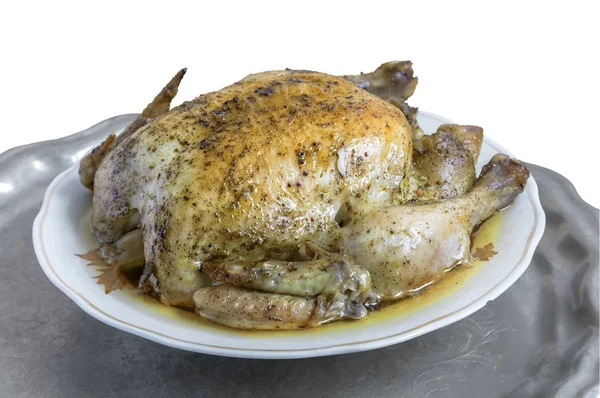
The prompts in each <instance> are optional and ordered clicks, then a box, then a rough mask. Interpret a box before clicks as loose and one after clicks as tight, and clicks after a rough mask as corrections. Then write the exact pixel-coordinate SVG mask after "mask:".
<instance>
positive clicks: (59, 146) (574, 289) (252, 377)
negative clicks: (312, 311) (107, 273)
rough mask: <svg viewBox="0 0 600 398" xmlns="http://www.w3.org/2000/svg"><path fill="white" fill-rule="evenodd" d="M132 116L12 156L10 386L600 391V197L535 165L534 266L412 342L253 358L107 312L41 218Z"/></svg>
mask: <svg viewBox="0 0 600 398" xmlns="http://www.w3.org/2000/svg"><path fill="white" fill-rule="evenodd" d="M131 117H132V115H123V116H118V117H115V118H112V119H108V120H106V121H104V122H102V123H100V124H99V125H96V126H94V127H92V128H90V129H88V130H86V131H83V132H81V133H78V134H75V135H72V136H69V137H66V138H62V139H59V140H55V141H47V142H41V143H37V144H32V145H28V146H24V147H20V148H16V149H12V150H10V151H8V152H6V153H4V154H2V155H0V238H1V239H0V396H1V397H21V396H23V397H38V396H39V397H88V396H90V397H91V396H102V397H106V396H119V397H139V396H144V397H180V396H188V395H191V394H194V396H202V397H221V396H223V397H247V398H249V397H283V396H285V397H379V398H383V397H394V398H395V397H504V396H510V397H544V398H545V397H554V396H556V397H596V396H598V394H599V391H600V390H599V382H600V380H599V371H600V368H599V346H598V344H599V340H598V329H599V311H598V310H599V308H598V305H599V304H598V303H599V297H598V290H599V283H598V278H599V259H598V235H599V231H598V228H599V224H598V215H599V214H598V210H596V209H594V208H593V207H591V206H589V205H588V204H586V203H585V202H583V200H582V199H581V198H580V197H579V196H578V195H577V193H576V192H575V189H574V188H573V186H572V185H571V184H570V183H569V181H568V180H566V179H565V178H563V177H562V176H560V175H559V174H556V173H555V172H553V171H550V170H548V169H544V168H542V167H539V166H535V165H529V167H530V170H531V172H532V173H533V175H534V176H535V178H536V181H537V182H538V184H539V189H540V197H541V200H542V204H543V207H544V210H545V212H546V217H547V226H546V231H545V233H544V237H543V238H542V241H541V242H540V245H539V247H538V249H537V251H536V254H535V256H534V258H533V262H532V264H531V266H530V267H529V268H528V270H527V271H526V272H525V274H524V275H523V276H522V277H521V278H520V279H519V280H518V281H517V282H516V283H515V284H514V285H513V286H512V287H511V288H510V289H509V290H508V291H506V292H505V293H504V294H503V295H501V296H500V297H499V298H498V299H496V300H494V301H492V302H490V303H488V304H487V305H486V307H484V308H483V309H482V310H480V311H478V312H476V313H475V314H473V315H472V316H470V317H468V318H465V319H463V320H461V321H459V322H457V323H454V324H452V325H450V326H447V327H445V328H443V329H439V330H437V331H435V332H432V333H429V334H426V335H424V336H421V337H419V338H416V339H413V340H410V341H408V342H405V343H401V344H397V345H395V346H391V347H387V348H382V349H378V350H374V351H369V352H362V353H356V354H349V355H341V356H332V357H321V358H313V359H302V360H268V361H265V360H247V359H234V358H224V357H215V356H209V355H202V354H194V353H189V352H184V351H178V350H175V349H172V348H169V347H165V346H161V345H158V344H156V343H153V342H151V341H147V340H144V339H142V338H140V337H136V336H133V335H130V334H128V333H125V332H122V331H119V330H116V329H113V328H111V327H109V326H107V325H104V324H102V323H100V322H98V321H96V320H95V319H93V318H91V317H90V316H88V315H87V314H85V313H84V312H83V311H81V310H80V309H79V308H78V307H77V306H76V305H75V304H74V303H72V302H71V301H70V300H69V299H68V298H67V297H66V296H65V295H63V294H62V293H61V292H60V291H59V290H58V289H56V288H55V287H54V286H53V285H52V284H51V283H50V282H49V281H48V280H47V279H46V277H45V275H44V273H43V271H42V270H41V269H40V267H39V265H38V264H37V260H36V257H35V254H34V252H33V248H32V243H31V225H32V223H33V219H34V217H35V215H36V214H37V212H38V210H39V207H40V205H41V201H42V196H43V194H44V191H45V189H46V187H47V185H48V184H49V183H50V181H51V180H52V179H53V178H54V177H55V176H56V175H57V174H58V173H59V172H61V171H63V170H64V169H66V168H67V167H69V166H70V165H72V164H73V163H74V162H76V161H77V157H78V156H81V154H82V153H83V152H85V150H86V149H87V148H89V147H91V146H92V145H95V144H97V143H98V142H99V141H100V140H101V139H102V138H104V137H103V133H101V132H102V131H106V130H107V129H110V128H114V129H115V130H119V129H121V128H122V127H124V126H125V125H126V124H127V122H128V121H129V120H131Z"/></svg>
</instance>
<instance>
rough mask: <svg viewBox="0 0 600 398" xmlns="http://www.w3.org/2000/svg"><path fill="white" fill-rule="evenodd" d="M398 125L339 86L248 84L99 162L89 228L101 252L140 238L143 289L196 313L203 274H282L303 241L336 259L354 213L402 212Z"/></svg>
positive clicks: (403, 150)
mask: <svg viewBox="0 0 600 398" xmlns="http://www.w3.org/2000/svg"><path fill="white" fill-rule="evenodd" d="M411 154H412V139H411V129H410V126H409V125H408V123H407V122H406V119H405V117H404V116H403V114H402V112H400V110H399V109H398V108H396V107H394V106H392V105H391V104H389V103H388V102H386V101H384V100H382V99H380V98H378V97H376V96H374V95H372V94H370V93H368V92H366V91H364V90H362V89H360V88H358V87H357V86H356V85H354V84H352V83H351V82H348V81H346V80H344V79H341V78H337V77H334V76H329V75H326V74H322V73H316V72H308V71H275V72H265V73H259V74H255V75H250V76H248V77H247V78H245V79H243V80H242V81H240V82H238V83H236V84H234V85H232V86H229V87H226V88H224V89H223V90H220V91H218V92H214V93H209V94H205V95H201V96H199V97H198V98H196V99H194V100H193V101H190V102H186V103H184V104H182V105H181V106H179V107H176V108H174V109H172V110H171V111H169V112H168V113H166V114H164V115H163V116H161V117H158V118H157V119H156V120H154V121H152V122H150V123H149V124H147V125H145V126H143V127H141V128H140V129H138V130H137V131H136V132H135V133H133V134H131V135H130V136H128V137H127V138H125V139H124V140H123V141H122V142H121V143H120V144H119V145H118V146H117V147H116V148H114V149H113V150H112V151H110V152H109V153H108V155H107V156H106V157H105V158H104V159H103V161H102V163H101V165H100V167H99V169H98V171H97V173H96V175H95V180H94V198H93V200H94V208H93V216H92V217H93V228H94V231H95V234H96V236H97V237H98V239H99V241H100V242H101V244H102V246H103V247H104V250H105V252H107V253H108V252H110V251H111V250H113V251H114V247H115V246H116V245H117V243H118V242H119V239H121V237H122V236H123V235H124V234H126V233H128V232H130V231H132V230H135V229H141V231H142V235H143V241H144V245H143V246H144V257H145V262H146V265H145V267H146V270H145V273H144V277H143V279H142V281H141V287H142V288H143V289H144V290H146V291H149V292H151V293H153V294H155V295H156V296H157V297H158V298H159V299H160V301H162V302H163V303H165V304H168V305H177V306H183V307H193V301H192V295H193V293H194V292H195V291H196V290H198V289H199V288H200V287H202V286H206V285H209V284H211V280H210V278H208V277H207V276H206V275H204V274H202V273H201V272H199V269H200V268H201V267H202V265H203V264H204V263H206V262H210V261H213V260H217V259H222V258H227V259H228V260H229V261H237V260H239V261H257V260H261V259H264V258H270V259H279V260H288V259H291V258H293V257H294V256H296V255H297V252H298V245H299V244H300V243H303V242H306V241H310V242H312V243H314V244H316V245H318V246H320V247H322V248H325V249H327V250H332V251H335V250H338V249H339V245H340V243H341V242H340V236H341V235H340V229H341V227H340V224H342V225H343V222H344V217H345V216H346V215H347V214H349V212H351V211H352V209H353V208H357V207H364V205H365V204H368V206H372V207H377V206H383V205H386V206H390V205H398V204H401V203H403V202H405V201H406V199H407V198H408V186H409V172H410V167H411Z"/></svg>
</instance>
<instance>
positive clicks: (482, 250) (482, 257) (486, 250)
mask: <svg viewBox="0 0 600 398" xmlns="http://www.w3.org/2000/svg"><path fill="white" fill-rule="evenodd" d="M496 254H498V252H496V251H494V244H493V243H488V244H487V245H485V246H483V247H478V248H477V249H475V252H474V253H472V257H473V260H479V261H489V259H490V258H492V257H494V256H495V255H496Z"/></svg>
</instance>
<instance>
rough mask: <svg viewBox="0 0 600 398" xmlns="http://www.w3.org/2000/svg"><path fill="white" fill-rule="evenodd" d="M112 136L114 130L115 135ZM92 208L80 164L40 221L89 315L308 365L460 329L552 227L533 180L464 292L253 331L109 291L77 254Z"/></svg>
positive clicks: (51, 266) (222, 351)
mask: <svg viewBox="0 0 600 398" xmlns="http://www.w3.org/2000/svg"><path fill="white" fill-rule="evenodd" d="M448 122H449V121H448V120H447V119H445V118H442V117H440V116H437V115H434V114H430V113H426V112H420V113H419V123H420V124H421V126H422V128H423V129H424V130H425V131H426V132H433V131H435V130H436V128H437V126H438V125H440V124H442V123H448ZM109 129H110V126H107V131H106V134H107V135H108V133H109V132H110V130H109ZM498 152H503V153H507V154H510V153H509V152H508V151H507V150H506V149H504V148H502V147H501V146H500V145H498V144H497V143H495V142H493V141H492V140H490V139H488V138H486V139H485V140H484V143H483V147H482V151H481V156H480V161H479V164H478V170H479V169H480V168H481V166H482V165H483V164H485V163H486V162H487V161H488V160H489V158H490V157H491V156H493V155H494V154H495V153H498ZM90 208H91V195H90V193H89V192H88V191H87V190H86V189H85V188H83V187H82V186H81V184H80V183H79V178H78V175H77V166H73V167H71V168H70V169H68V170H66V171H65V172H63V173H61V174H60V175H59V176H58V177H56V179H55V180H54V181H53V182H52V183H51V184H50V186H49V187H48V190H47V191H46V195H45V197H44V202H43V204H42V208H41V210H40V212H39V214H38V216H37V217H36V219H35V222H34V224H33V244H34V247H35V252H36V254H37V258H38V260H39V262H40V265H41V266H42V269H43V270H44V272H45V273H46V275H47V276H48V278H49V279H50V280H51V281H52V282H53V283H54V284H55V285H56V286H57V287H58V288H59V289H61V290H62V291H63V292H64V293H65V294H66V295H67V296H69V297H70V298H71V299H72V300H73V301H74V302H75V303H77V305H79V306H80V307H81V308H82V309H83V310H84V311H86V312H87V313H88V314H90V315H91V316H93V317H94V318H96V319H98V320H100V321H102V322H104V323H106V324H108V325H111V326H114V327H115V328H118V329H121V330H124V331H127V332H130V333H133V334H136V335H138V336H141V337H145V338H147V339H150V340H153V341H155V342H158V343H161V344H165V345H168V346H172V347H176V348H180V349H184V350H189V351H196V352H202V353H207V354H215V355H225V356H232V357H246V358H304V357H314V356H322V355H332V354H344V353H350V352H357V351H364V350H371V349H374V348H379V347H384V346H388V345H391V344H396V343H400V342H402V341H406V340H409V339H412V338H414V337H416V336H419V335H422V334H424V333H427V332H430V331H432V330H435V329H438V328H441V327H443V326H446V325H448V324H451V323H453V322H456V321H458V320H460V319H462V318H464V317H466V316H468V315H470V314H472V313H473V312H475V311H477V310H479V309H480V308H482V307H483V306H484V305H485V304H486V303H487V302H488V301H490V300H493V299H495V298H496V297H498V296H499V295H500V294H501V293H502V292H504V291H505V290H506V289H508V288H509V287H510V286H511V285H512V284H513V283H514V282H515V281H516V280H517V278H518V277H519V276H520V275H521V274H522V273H523V272H524V271H525V269H526V268H527V266H528V265H529V262H530V261H531V257H532V256H533V252H534V250H535V247H536V246H537V244H538V242H539V240H540V238H541V236H542V233H543V231H544V225H545V216H544V213H543V210H542V207H541V204H540V201H539V197H538V189H537V185H536V183H535V180H534V179H533V178H530V179H529V181H528V183H527V187H526V189H525V192H524V193H523V194H521V195H520V196H519V197H518V198H517V200H516V201H515V203H514V204H513V205H512V206H511V207H510V208H508V209H507V210H506V211H505V212H504V215H503V216H502V217H503V220H502V223H501V227H500V228H499V229H498V230H497V231H496V234H497V237H496V238H495V239H494V242H493V243H494V250H495V251H496V252H497V253H498V254H497V255H495V256H494V257H492V258H491V259H490V260H489V261H488V262H485V263H481V265H480V266H478V269H477V270H475V271H476V272H475V271H470V273H469V275H468V278H464V279H462V280H461V281H460V286H459V287H458V288H455V289H453V290H452V289H449V290H447V291H445V292H443V294H442V293H440V297H437V298H436V297H434V296H432V294H433V293H432V294H430V295H429V296H431V297H433V298H429V299H425V298H419V299H418V303H417V304H416V305H408V304H406V303H405V304H403V306H404V307H403V308H405V309H404V310H402V311H398V310H395V309H394V307H393V306H392V307H391V308H390V309H386V310H385V311H384V312H382V313H381V314H378V313H377V312H376V313H374V314H371V315H369V316H368V317H367V318H365V319H362V320H359V321H345V322H337V323H334V324H331V325H326V326H325V327H323V328H317V329H312V330H300V331H289V332H279V331H278V332H247V331H235V330H232V329H228V328H225V327H221V326H218V325H213V324H212V323H210V322H208V321H205V320H203V319H201V318H200V317H198V316H196V315H193V314H191V313H186V312H184V311H181V310H177V309H173V308H168V307H164V306H161V305H160V304H157V303H154V302H153V300H152V299H150V298H148V297H143V296H138V295H136V294H135V293H134V292H132V291H127V290H118V291H113V292H111V293H110V294H106V293H105V291H104V287H103V286H101V285H98V284H97V283H96V282H97V279H94V277H95V276H97V275H98V273H99V272H98V270H96V269H95V267H89V266H86V264H87V262H86V261H85V260H82V259H81V258H79V257H76V256H75V254H82V253H86V252H88V251H89V250H91V249H94V248H95V243H94V238H93V235H92V234H91V232H90V230H89V224H88V221H87V218H88V216H89V209H90ZM442 296H443V297H442ZM417 297H418V296H417ZM424 297H427V296H424ZM410 300H414V299H410ZM386 311H387V312H386Z"/></svg>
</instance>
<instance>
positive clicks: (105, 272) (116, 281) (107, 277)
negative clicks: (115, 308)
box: [76, 249, 127, 294]
mask: <svg viewBox="0 0 600 398" xmlns="http://www.w3.org/2000/svg"><path fill="white" fill-rule="evenodd" d="M76 256H77V257H79V258H82V259H84V260H87V261H89V263H88V264H87V266H89V267H92V266H95V267H98V268H97V269H96V270H97V271H99V272H100V274H99V275H97V276H95V277H94V279H97V282H96V283H97V284H98V285H103V286H104V293H106V294H108V293H110V292H112V291H115V290H120V289H122V288H123V287H125V285H126V284H127V278H125V276H124V275H123V272H122V270H121V267H120V266H118V265H111V264H109V263H108V262H106V260H105V259H104V258H103V257H102V256H101V255H100V249H96V250H90V251H89V252H87V253H85V254H76Z"/></svg>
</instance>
